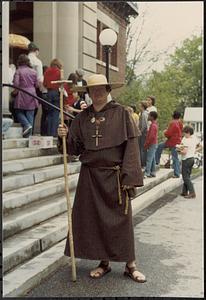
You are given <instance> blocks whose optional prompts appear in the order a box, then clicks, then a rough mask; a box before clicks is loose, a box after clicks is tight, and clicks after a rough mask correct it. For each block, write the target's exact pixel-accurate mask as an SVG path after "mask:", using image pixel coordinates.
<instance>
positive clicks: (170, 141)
mask: <svg viewBox="0 0 206 300" xmlns="http://www.w3.org/2000/svg"><path fill="white" fill-rule="evenodd" d="M180 117H181V114H180V112H178V111H176V110H175V111H174V112H173V115H172V121H171V122H170V123H169V125H168V128H167V129H166V130H164V131H163V133H164V135H165V137H166V138H167V141H166V142H162V143H160V144H159V145H158V147H157V151H156V154H155V160H156V165H159V164H160V158H161V154H162V151H163V149H165V148H169V149H170V150H171V154H172V168H173V170H174V175H173V178H178V177H180V162H179V158H178V153H177V149H176V145H177V144H180V142H181V139H182V129H183V124H182V122H181V120H180Z"/></svg>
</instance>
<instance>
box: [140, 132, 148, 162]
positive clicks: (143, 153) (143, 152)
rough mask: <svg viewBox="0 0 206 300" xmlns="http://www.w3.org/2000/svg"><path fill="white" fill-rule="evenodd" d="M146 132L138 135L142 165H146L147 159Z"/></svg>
mask: <svg viewBox="0 0 206 300" xmlns="http://www.w3.org/2000/svg"><path fill="white" fill-rule="evenodd" d="M146 134H147V133H142V135H140V136H139V137H138V142H139V150H140V159H141V167H145V166H146V159H147V151H146V150H145V149H144V143H145V140H146Z"/></svg>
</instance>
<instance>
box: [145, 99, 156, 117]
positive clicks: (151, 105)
mask: <svg viewBox="0 0 206 300" xmlns="http://www.w3.org/2000/svg"><path fill="white" fill-rule="evenodd" d="M146 101H147V112H148V113H150V112H151V111H156V112H157V108H156V106H155V97H154V96H148V97H147V99H146Z"/></svg>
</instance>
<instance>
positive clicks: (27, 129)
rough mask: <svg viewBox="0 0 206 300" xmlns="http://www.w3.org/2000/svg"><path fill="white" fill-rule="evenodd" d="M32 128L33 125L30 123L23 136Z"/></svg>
mask: <svg viewBox="0 0 206 300" xmlns="http://www.w3.org/2000/svg"><path fill="white" fill-rule="evenodd" d="M31 129H32V126H31V125H30V126H29V127H27V128H26V129H25V130H24V131H23V136H24V135H26V134H27V133H28V132H29V131H30V130H31Z"/></svg>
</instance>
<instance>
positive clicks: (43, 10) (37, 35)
mask: <svg viewBox="0 0 206 300" xmlns="http://www.w3.org/2000/svg"><path fill="white" fill-rule="evenodd" d="M33 24H34V25H33V36H34V37H33V41H34V43H35V44H36V45H37V46H38V47H39V50H40V54H39V58H40V59H41V61H42V63H43V65H48V66H49V65H50V62H51V60H52V59H53V58H55V56H56V3H55V2H35V1H34V10H33Z"/></svg>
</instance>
